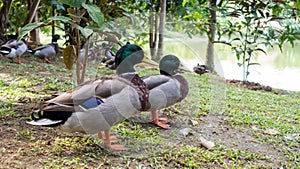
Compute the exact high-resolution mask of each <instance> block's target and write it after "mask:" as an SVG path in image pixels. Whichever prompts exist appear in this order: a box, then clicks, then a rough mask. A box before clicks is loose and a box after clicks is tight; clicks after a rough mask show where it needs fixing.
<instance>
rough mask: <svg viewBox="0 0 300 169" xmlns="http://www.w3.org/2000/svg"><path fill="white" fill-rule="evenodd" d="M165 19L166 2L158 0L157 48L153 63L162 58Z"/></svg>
mask: <svg viewBox="0 0 300 169" xmlns="http://www.w3.org/2000/svg"><path fill="white" fill-rule="evenodd" d="M165 18H166V0H160V12H159V29H158V30H159V33H158V48H157V54H156V57H155V58H153V59H154V60H155V61H158V60H159V59H160V58H161V57H162V56H163V47H164V28H165Z"/></svg>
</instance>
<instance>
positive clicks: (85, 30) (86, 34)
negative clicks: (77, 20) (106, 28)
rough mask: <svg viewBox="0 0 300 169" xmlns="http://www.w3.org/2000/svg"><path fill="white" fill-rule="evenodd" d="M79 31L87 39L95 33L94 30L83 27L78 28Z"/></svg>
mask: <svg viewBox="0 0 300 169" xmlns="http://www.w3.org/2000/svg"><path fill="white" fill-rule="evenodd" d="M76 28H77V29H79V30H80V32H81V33H82V35H83V36H84V37H85V38H87V37H89V36H90V35H91V34H92V33H93V30H92V29H88V28H83V27H81V26H76Z"/></svg>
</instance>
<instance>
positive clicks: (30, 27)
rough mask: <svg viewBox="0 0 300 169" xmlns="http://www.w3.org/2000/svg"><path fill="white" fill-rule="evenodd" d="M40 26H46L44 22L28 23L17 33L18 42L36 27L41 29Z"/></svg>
mask: <svg viewBox="0 0 300 169" xmlns="http://www.w3.org/2000/svg"><path fill="white" fill-rule="evenodd" d="M42 25H46V24H45V23H44V22H35V23H29V24H27V25H25V26H24V27H23V28H21V30H20V31H19V37H18V40H20V39H21V38H22V37H23V36H25V35H27V34H28V33H29V32H30V31H32V30H34V29H36V28H37V27H41V26H42Z"/></svg>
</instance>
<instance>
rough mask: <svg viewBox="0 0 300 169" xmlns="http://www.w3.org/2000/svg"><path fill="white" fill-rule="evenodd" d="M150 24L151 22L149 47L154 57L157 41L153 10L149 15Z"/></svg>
mask: <svg viewBox="0 0 300 169" xmlns="http://www.w3.org/2000/svg"><path fill="white" fill-rule="evenodd" d="M149 24H150V26H149V27H150V29H149V47H150V54H151V57H154V55H155V53H156V52H155V46H156V44H155V43H156V41H155V40H154V39H155V34H154V28H155V27H154V16H153V13H152V12H151V14H150V16H149Z"/></svg>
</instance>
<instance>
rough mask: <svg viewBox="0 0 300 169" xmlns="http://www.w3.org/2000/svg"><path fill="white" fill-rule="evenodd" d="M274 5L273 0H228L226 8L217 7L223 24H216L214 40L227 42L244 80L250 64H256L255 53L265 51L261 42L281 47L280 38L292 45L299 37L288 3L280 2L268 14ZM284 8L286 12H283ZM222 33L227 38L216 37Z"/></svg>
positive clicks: (265, 44)
mask: <svg viewBox="0 0 300 169" xmlns="http://www.w3.org/2000/svg"><path fill="white" fill-rule="evenodd" d="M277 7H278V4H277V3H276V2H269V1H265V2H264V1H247V2H244V1H235V0H232V1H231V0H229V1H227V4H226V8H225V7H224V8H223V10H221V12H222V14H223V24H222V26H221V27H220V28H219V31H218V36H219V40H218V41H216V42H218V43H223V44H226V45H229V46H231V49H232V50H233V51H234V53H235V55H236V58H237V60H238V66H242V67H243V69H242V70H243V80H244V81H246V80H247V79H248V76H249V74H250V71H249V68H250V66H252V65H259V63H256V62H253V57H254V56H255V54H256V53H257V52H263V53H264V54H267V53H266V52H265V50H264V49H262V48H261V45H264V46H271V47H273V45H274V44H277V45H278V46H279V47H280V49H281V50H282V45H283V43H284V42H286V41H288V42H290V43H291V44H292V45H294V41H295V40H297V39H300V37H299V33H296V32H297V31H298V32H299V30H300V27H299V21H297V20H296V18H295V16H293V13H294V10H293V9H292V10H291V11H293V12H290V9H289V7H288V5H286V6H284V5H280V7H281V12H278V11H277V13H276V12H273V13H274V14H272V11H273V9H275V8H276V9H277ZM283 10H284V11H286V12H283ZM288 12H290V15H287V16H283V15H284V14H286V13H288ZM228 18H229V19H228ZM293 19H294V20H293ZM288 23H290V24H288ZM291 23H292V24H291ZM274 25H279V26H278V27H276V26H274ZM224 35H227V36H228V40H220V39H221V37H222V36H224Z"/></svg>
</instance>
